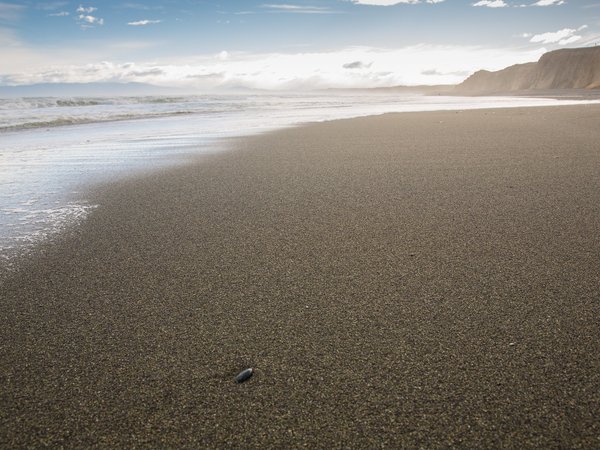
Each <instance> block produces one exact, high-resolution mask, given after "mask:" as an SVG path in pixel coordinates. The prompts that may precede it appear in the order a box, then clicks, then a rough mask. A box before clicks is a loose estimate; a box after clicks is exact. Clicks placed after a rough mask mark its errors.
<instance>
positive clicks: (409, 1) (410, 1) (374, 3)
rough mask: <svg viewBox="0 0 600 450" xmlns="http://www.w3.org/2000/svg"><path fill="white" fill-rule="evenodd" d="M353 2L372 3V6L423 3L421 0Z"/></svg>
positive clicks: (362, 0) (360, 0)
mask: <svg viewBox="0 0 600 450" xmlns="http://www.w3.org/2000/svg"><path fill="white" fill-rule="evenodd" d="M351 1H352V3H356V4H358V5H371V6H394V5H400V4H409V5H416V4H417V3H421V0H351Z"/></svg>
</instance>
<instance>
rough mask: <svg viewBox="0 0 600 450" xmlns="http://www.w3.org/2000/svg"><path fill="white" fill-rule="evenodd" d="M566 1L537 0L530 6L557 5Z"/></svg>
mask: <svg viewBox="0 0 600 450" xmlns="http://www.w3.org/2000/svg"><path fill="white" fill-rule="evenodd" d="M565 3H566V2H565V1H564V0H539V1H537V2H535V3H533V4H532V5H531V6H557V5H564V4H565Z"/></svg>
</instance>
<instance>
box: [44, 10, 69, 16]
mask: <svg viewBox="0 0 600 450" xmlns="http://www.w3.org/2000/svg"><path fill="white" fill-rule="evenodd" d="M48 15H49V16H50V17H66V16H69V15H70V13H69V12H68V11H60V12H57V13H51V14H48Z"/></svg>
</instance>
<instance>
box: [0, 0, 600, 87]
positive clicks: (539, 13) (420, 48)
mask: <svg viewBox="0 0 600 450" xmlns="http://www.w3.org/2000/svg"><path fill="white" fill-rule="evenodd" d="M596 42H599V43H600V0H515V1H512V0H470V1H465V0H402V1H398V0H287V1H276V0H265V1H264V2H260V1H253V0H244V1H240V0H231V1H225V0H223V1H210V0H163V1H156V0H151V1H141V0H138V1H136V0H132V1H121V0H98V1H88V2H73V1H68V0H63V1H60V0H58V1H52V0H49V1H45V2H35V1H27V0H21V1H5V0H0V61H2V63H0V84H4V85H6V84H29V83H37V82H89V81H120V82H127V81H138V82H148V83H153V84H159V85H173V86H189V87H193V88H198V89H202V90H209V89H214V88H227V87H252V88H262V89H265V88H266V89H271V88H275V89H277V88H280V89H296V88H311V87H336V86H339V87H372V86H385V85H393V84H438V83H455V82H459V81H461V80H462V79H464V78H465V77H466V76H467V75H468V74H469V73H471V72H473V71H474V70H477V69H479V68H486V69H491V70H494V69H499V68H502V67H504V66H506V65H510V64H514V63H521V62H526V61H532V60H536V59H537V58H538V57H539V56H540V55H541V54H542V53H544V52H545V51H548V50H554V49H557V48H564V47H578V46H587V45H594V44H595V43H596Z"/></svg>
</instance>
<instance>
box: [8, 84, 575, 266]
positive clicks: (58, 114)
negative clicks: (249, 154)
mask: <svg viewBox="0 0 600 450" xmlns="http://www.w3.org/2000/svg"><path fill="white" fill-rule="evenodd" d="M574 103H580V102H577V101H565V100H552V99H540V98H523V97H516V98H513V97H493V98H492V97H445V96H419V95H406V94H390V93H378V94H373V93H339V94H322V93H319V94H265V95H200V96H180V97H170V96H145V97H98V98H93V97H86V98H70V97H65V98H17V99H0V268H9V267H10V266H11V264H12V261H13V260H14V257H15V256H17V255H19V254H23V253H24V252H27V251H29V250H30V249H31V248H33V246H35V245H36V243H38V242H40V241H42V240H45V239H48V238H51V237H52V236H53V235H55V234H56V233H60V232H61V231H63V230H65V229H66V228H68V227H70V226H74V225H76V224H77V223H80V222H81V221H83V220H85V217H86V216H87V214H89V212H90V211H92V210H93V209H94V208H96V207H97V206H98V205H95V204H93V203H91V202H90V200H89V198H87V197H86V192H89V189H90V188H91V187H93V186H94V185H96V184H98V183H105V182H107V181H110V180H113V179H117V178H119V177H125V176H128V175H131V174H134V173H141V172H144V171H150V170H153V169H156V168H159V167H163V166H169V165H174V164H181V163H183V162H185V161H186V160H187V159H186V158H189V157H190V156H194V155H199V154H203V153H211V152H217V151H221V150H222V149H224V148H225V146H224V145H223V142H224V141H225V139H226V138H230V137H236V136H245V135H251V134H256V133H262V132H266V131H269V130H274V129H278V128H282V127H289V126H295V125H298V124H302V123H308V122H318V121H325V120H333V119H343V118H351V117H359V116H367V115H374V114H383V113H389V112H405V111H433V110H466V109H477V108H498V107H519V106H544V105H559V104H574ZM399 120H401V118H399Z"/></svg>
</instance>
